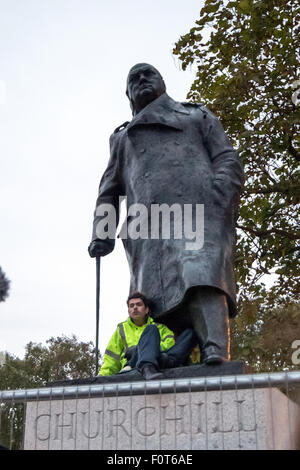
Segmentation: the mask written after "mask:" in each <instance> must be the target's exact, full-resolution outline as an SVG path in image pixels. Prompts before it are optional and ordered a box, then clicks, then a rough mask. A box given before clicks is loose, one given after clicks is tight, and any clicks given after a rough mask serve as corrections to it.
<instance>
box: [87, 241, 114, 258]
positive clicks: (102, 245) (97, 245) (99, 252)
mask: <svg viewBox="0 0 300 470" xmlns="http://www.w3.org/2000/svg"><path fill="white" fill-rule="evenodd" d="M113 249H114V243H112V240H100V239H97V240H93V241H92V242H91V244H90V246H89V247H88V252H89V255H90V256H91V258H96V257H98V256H106V255H108V254H109V253H111V252H112V251H113Z"/></svg>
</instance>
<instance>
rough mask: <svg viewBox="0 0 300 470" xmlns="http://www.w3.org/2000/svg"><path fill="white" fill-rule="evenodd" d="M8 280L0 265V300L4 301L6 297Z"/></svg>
mask: <svg viewBox="0 0 300 470" xmlns="http://www.w3.org/2000/svg"><path fill="white" fill-rule="evenodd" d="M9 284H10V281H9V280H8V279H7V277H6V275H5V273H4V272H3V271H2V269H1V267H0V302H4V301H5V300H6V298H7V297H8V293H9Z"/></svg>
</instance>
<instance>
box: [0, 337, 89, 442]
mask: <svg viewBox="0 0 300 470" xmlns="http://www.w3.org/2000/svg"><path fill="white" fill-rule="evenodd" d="M46 344H47V346H43V345H42V344H40V343H39V344H36V343H32V342H30V343H28V344H27V346H26V352H25V357H24V359H19V358H17V357H14V356H12V355H11V354H6V361H5V365H3V366H1V367H0V390H16V389H30V388H37V387H42V386H45V385H46V383H47V382H51V381H55V380H66V379H76V378H83V377H92V376H93V375H94V373H95V349H94V346H93V343H92V342H88V343H83V342H79V341H78V339H77V338H76V336H74V335H73V336H71V337H70V338H69V337H67V336H61V337H57V338H50V339H49V340H47V341H46ZM24 416H25V410H24V405H23V404H15V403H10V404H3V403H2V404H1V403H0V444H2V445H4V446H6V447H11V448H12V449H20V448H22V439H23V426H24Z"/></svg>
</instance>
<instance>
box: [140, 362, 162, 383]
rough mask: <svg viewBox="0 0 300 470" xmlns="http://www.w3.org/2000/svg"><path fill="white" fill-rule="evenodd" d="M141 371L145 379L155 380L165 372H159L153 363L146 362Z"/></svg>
mask: <svg viewBox="0 0 300 470" xmlns="http://www.w3.org/2000/svg"><path fill="white" fill-rule="evenodd" d="M141 373H142V375H143V377H144V379H145V380H155V379H161V378H162V376H163V374H161V373H160V372H158V370H157V369H156V367H154V365H153V364H145V365H143V366H142V368H141Z"/></svg>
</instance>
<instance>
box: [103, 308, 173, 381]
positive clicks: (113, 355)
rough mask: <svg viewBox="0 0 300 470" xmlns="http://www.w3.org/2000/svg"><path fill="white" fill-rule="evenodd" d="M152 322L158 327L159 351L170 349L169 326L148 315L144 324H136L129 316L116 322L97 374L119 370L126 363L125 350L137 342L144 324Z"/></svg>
mask: <svg viewBox="0 0 300 470" xmlns="http://www.w3.org/2000/svg"><path fill="white" fill-rule="evenodd" d="M152 324H154V325H156V326H157V328H158V331H159V334H160V349H161V351H166V350H168V349H170V348H171V347H172V346H173V345H174V344H175V340H174V333H173V332H172V331H171V330H169V328H167V327H166V326H165V325H162V324H161V323H156V322H155V321H154V320H153V318H151V317H148V319H147V322H146V323H145V324H144V325H142V326H138V325H136V324H135V323H134V322H133V321H132V320H131V318H130V317H129V318H128V319H127V320H126V321H124V322H122V323H119V324H118V326H117V329H116V331H115V332H114V334H113V335H112V337H111V339H110V341H109V343H108V345H107V348H106V350H105V353H104V362H103V365H102V367H101V369H100V371H99V375H112V374H116V373H117V372H120V370H121V369H123V367H124V366H125V364H126V358H125V353H126V351H128V349H129V348H131V347H132V346H136V345H137V344H138V342H139V339H140V337H141V334H142V333H143V331H144V329H145V328H146V326H148V325H152Z"/></svg>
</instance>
